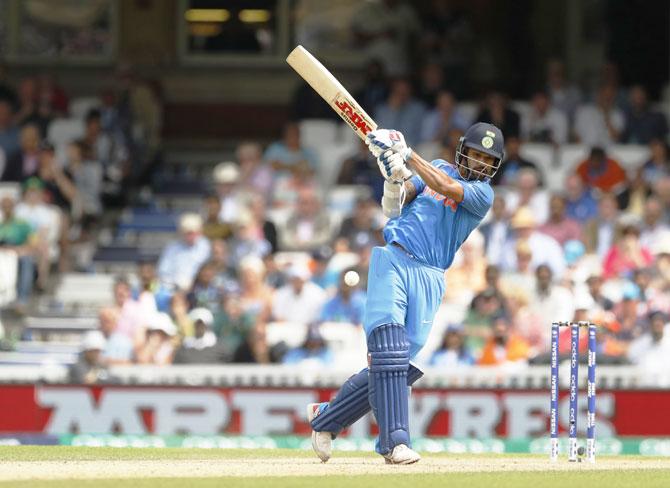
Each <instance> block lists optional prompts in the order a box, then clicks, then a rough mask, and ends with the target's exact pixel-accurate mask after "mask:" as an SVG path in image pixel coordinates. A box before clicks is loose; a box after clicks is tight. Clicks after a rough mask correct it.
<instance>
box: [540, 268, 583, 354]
mask: <svg viewBox="0 0 670 488" xmlns="http://www.w3.org/2000/svg"><path fill="white" fill-rule="evenodd" d="M530 298H531V299H530V303H531V314H532V315H533V316H535V317H542V320H546V319H547V317H551V320H552V321H559V322H567V321H568V320H572V318H573V316H574V315H575V309H574V298H573V295H572V293H571V292H570V290H568V289H567V288H565V287H563V286H560V285H558V284H556V283H555V281H554V274H553V272H552V270H551V267H549V265H547V264H541V265H539V266H538V267H537V268H535V289H534V290H533V294H532V295H531V297H530ZM546 325H547V324H546V322H544V323H542V324H540V327H539V330H534V331H532V332H529V333H528V335H529V336H532V335H538V336H539V337H540V340H539V341H538V342H537V344H538V345H540V347H543V348H546V349H547V350H548V349H549V339H550V338H549V334H550V332H551V331H550V329H549V328H548V327H547V326H546ZM543 344H544V346H542V345H543Z"/></svg>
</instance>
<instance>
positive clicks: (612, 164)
mask: <svg viewBox="0 0 670 488" xmlns="http://www.w3.org/2000/svg"><path fill="white" fill-rule="evenodd" d="M575 172H576V173H577V175H578V176H579V177H580V178H581V179H582V182H583V183H584V185H585V186H587V187H589V188H594V189H597V190H600V191H603V192H613V193H616V194H619V193H621V192H622V191H623V190H624V187H625V184H626V172H625V171H624V170H623V168H622V167H621V165H619V163H618V162H616V161H615V160H614V159H612V158H608V157H607V155H606V154H605V150H604V149H602V148H601V147H594V148H593V149H591V154H590V155H589V157H588V159H585V160H584V161H582V162H581V163H579V164H578V165H577V169H576V170H575Z"/></svg>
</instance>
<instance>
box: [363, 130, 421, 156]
mask: <svg viewBox="0 0 670 488" xmlns="http://www.w3.org/2000/svg"><path fill="white" fill-rule="evenodd" d="M365 143H366V144H367V145H368V149H369V150H370V152H371V153H372V154H373V155H374V157H375V158H378V157H380V156H381V155H382V153H383V152H384V151H388V150H391V151H393V152H395V153H398V154H400V155H401V156H402V159H403V161H407V159H408V158H409V156H410V154H412V149H411V148H410V147H409V146H407V143H406V142H405V136H403V135H402V132H400V131H397V130H392V129H391V130H390V129H377V130H373V131H370V132H368V135H367V136H366V137H365Z"/></svg>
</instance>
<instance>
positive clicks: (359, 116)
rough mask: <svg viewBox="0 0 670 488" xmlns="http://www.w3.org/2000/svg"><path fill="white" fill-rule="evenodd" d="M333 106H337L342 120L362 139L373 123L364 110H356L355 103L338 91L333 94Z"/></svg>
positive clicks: (371, 128)
mask: <svg viewBox="0 0 670 488" xmlns="http://www.w3.org/2000/svg"><path fill="white" fill-rule="evenodd" d="M333 104H334V106H335V107H336V108H337V110H338V113H339V115H340V117H342V119H344V121H345V122H346V123H347V124H349V126H351V128H352V129H353V130H354V132H356V133H357V134H358V136H359V137H361V138H362V139H364V138H365V136H366V135H367V134H368V132H370V131H371V130H373V127H374V126H375V123H374V122H372V121H371V120H370V119H369V118H368V117H367V115H366V114H365V112H363V111H357V110H356V108H355V107H356V104H355V103H352V102H351V101H349V100H348V99H347V97H346V96H345V95H343V94H342V93H339V92H338V94H337V95H336V96H335V99H334V100H333Z"/></svg>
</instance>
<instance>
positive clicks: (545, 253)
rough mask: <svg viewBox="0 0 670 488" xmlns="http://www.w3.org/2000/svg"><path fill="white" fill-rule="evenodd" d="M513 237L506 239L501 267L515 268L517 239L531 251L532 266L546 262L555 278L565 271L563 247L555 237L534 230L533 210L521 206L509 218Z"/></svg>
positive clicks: (506, 268) (505, 268)
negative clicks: (526, 243)
mask: <svg viewBox="0 0 670 488" xmlns="http://www.w3.org/2000/svg"><path fill="white" fill-rule="evenodd" d="M510 223H511V225H512V229H514V232H515V234H514V237H512V238H511V239H508V241H507V243H506V244H505V247H504V252H503V262H502V268H503V269H504V270H507V271H509V270H513V269H515V268H516V244H517V242H518V241H522V240H523V241H527V242H528V245H529V246H530V249H531V253H532V262H531V266H532V267H537V266H538V265H540V264H547V265H549V266H550V267H551V269H552V271H553V274H554V275H555V276H556V277H557V278H559V279H560V278H561V277H562V276H563V272H564V271H565V257H564V255H563V248H561V245H560V244H559V243H558V242H556V239H554V238H553V237H550V236H548V235H546V234H543V233H541V232H538V231H537V230H536V220H535V216H534V215H533V211H532V210H531V209H530V208H528V207H521V208H519V210H517V211H516V213H515V214H514V216H513V217H512V220H511V222H510Z"/></svg>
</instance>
